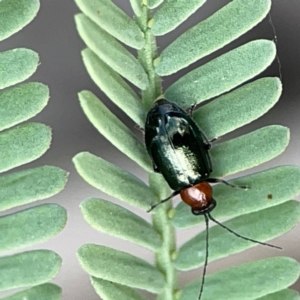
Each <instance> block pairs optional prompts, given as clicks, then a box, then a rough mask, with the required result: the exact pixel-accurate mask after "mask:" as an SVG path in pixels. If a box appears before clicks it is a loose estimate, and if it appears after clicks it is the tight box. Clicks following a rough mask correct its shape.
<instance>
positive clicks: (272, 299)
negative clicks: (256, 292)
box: [257, 289, 300, 300]
mask: <svg viewBox="0 0 300 300" xmlns="http://www.w3.org/2000/svg"><path fill="white" fill-rule="evenodd" d="M299 299H300V297H299V293H298V292H296V291H293V290H289V289H286V290H282V291H279V292H276V293H272V294H269V295H267V296H264V297H261V298H259V299H257V300H299Z"/></svg>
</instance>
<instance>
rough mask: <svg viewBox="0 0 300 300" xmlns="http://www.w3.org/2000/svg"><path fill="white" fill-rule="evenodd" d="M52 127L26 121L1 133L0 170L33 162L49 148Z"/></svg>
mask: <svg viewBox="0 0 300 300" xmlns="http://www.w3.org/2000/svg"><path fill="white" fill-rule="evenodd" d="M50 141H51V129H50V128H49V127H48V126H46V125H44V124H40V123H26V124H22V125H19V126H17V127H14V128H12V129H9V130H7V131H5V132H2V133H0V155H1V160H0V172H4V171H7V170H10V169H12V168H15V167H17V166H20V165H23V164H26V163H28V162H31V161H33V160H35V159H37V158H39V157H40V156H41V155H42V154H44V153H45V151H46V150H47V149H48V148H49V146H50Z"/></svg>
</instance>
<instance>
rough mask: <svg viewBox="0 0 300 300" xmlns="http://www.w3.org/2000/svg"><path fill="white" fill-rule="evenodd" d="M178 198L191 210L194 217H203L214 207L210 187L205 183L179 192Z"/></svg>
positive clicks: (214, 202)
mask: <svg viewBox="0 0 300 300" xmlns="http://www.w3.org/2000/svg"><path fill="white" fill-rule="evenodd" d="M180 196H181V199H182V201H183V202H185V203H186V204H187V205H189V206H190V207H191V208H192V213H193V214H194V215H203V214H205V213H206V212H210V211H212V210H213V209H214V208H215V206H216V201H215V200H214V199H213V198H212V187H211V186H210V184H209V183H208V182H206V181H203V182H200V183H198V184H196V185H194V186H190V187H187V188H185V189H183V190H181V191H180Z"/></svg>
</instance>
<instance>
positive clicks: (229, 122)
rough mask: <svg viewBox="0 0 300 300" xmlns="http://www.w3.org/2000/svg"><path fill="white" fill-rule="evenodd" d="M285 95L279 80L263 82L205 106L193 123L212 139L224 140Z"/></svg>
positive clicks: (255, 82)
mask: <svg viewBox="0 0 300 300" xmlns="http://www.w3.org/2000/svg"><path fill="white" fill-rule="evenodd" d="M281 92H282V85H281V82H280V80H279V79H278V78H276V77H273V78H272V77H266V78H261V79H258V80H256V81H254V82H251V83H248V84H246V85H243V86H242V87H240V88H238V89H236V90H235V91H233V92H231V93H229V94H225V95H223V96H220V97H219V98H218V99H215V100H214V101H211V102H210V103H208V104H206V105H204V106H202V107H201V108H200V109H198V110H196V111H195V112H194V113H193V119H194V120H195V121H196V123H197V124H198V125H199V127H200V128H201V130H202V131H203V132H204V133H205V135H206V136H207V137H208V139H211V138H214V137H220V136H222V135H224V134H226V133H228V132H231V131H233V130H234V129H237V128H239V127H242V126H243V125H245V124H248V123H250V122H252V121H253V120H256V119H258V118H259V117H260V116H262V115H263V114H265V113H266V112H267V111H268V110H269V109H270V108H272V107H273V106H274V105H275V103H276V102H277V101H278V100H279V97H280V95H281Z"/></svg>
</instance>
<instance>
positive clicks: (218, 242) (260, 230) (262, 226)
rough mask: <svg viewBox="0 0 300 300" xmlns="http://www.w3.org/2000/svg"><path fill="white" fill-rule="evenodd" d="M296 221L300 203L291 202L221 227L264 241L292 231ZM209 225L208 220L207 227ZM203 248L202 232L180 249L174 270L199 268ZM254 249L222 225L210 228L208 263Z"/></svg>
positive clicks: (204, 238)
mask: <svg viewBox="0 0 300 300" xmlns="http://www.w3.org/2000/svg"><path fill="white" fill-rule="evenodd" d="M287 216H288V218H287ZM202 218H203V217H202ZM299 219H300V203H299V202H297V201H294V200H292V201H289V202H286V203H283V204H280V205H276V206H273V207H270V208H267V209H263V210H259V211H257V212H253V213H250V214H247V215H243V216H240V217H236V218H234V219H231V220H229V221H226V222H224V223H223V224H224V225H226V226H227V227H228V228H230V229H231V230H233V231H234V232H236V233H238V234H240V235H242V236H244V237H247V238H250V239H255V240H257V241H260V242H266V241H268V240H270V239H273V238H275V237H277V236H280V235H282V234H283V233H285V232H287V231H289V230H290V229H292V228H293V227H294V226H295V225H296V224H297V222H298V221H299ZM212 223H213V222H212V221H211V222H210V224H212ZM205 246H206V232H205V231H203V232H201V233H200V234H198V235H196V236H195V237H193V238H192V239H190V240H189V241H187V242H186V243H184V244H183V245H182V246H181V247H180V249H179V251H178V256H177V258H176V260H175V262H174V265H175V267H176V268H177V269H179V270H185V271H186V270H191V269H195V268H197V267H199V266H200V265H202V264H203V263H204V259H205ZM254 246H257V244H256V243H253V242H250V241H246V240H244V239H242V238H238V237H237V236H235V235H234V234H232V233H230V232H228V231H227V230H226V229H224V228H222V227H221V226H219V225H215V226H213V227H211V228H210V229H209V258H208V261H209V262H211V261H214V260H216V259H219V258H222V257H226V256H228V255H230V254H233V253H238V252H241V251H243V250H245V249H248V248H250V247H254ZM278 246H280V245H278Z"/></svg>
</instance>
